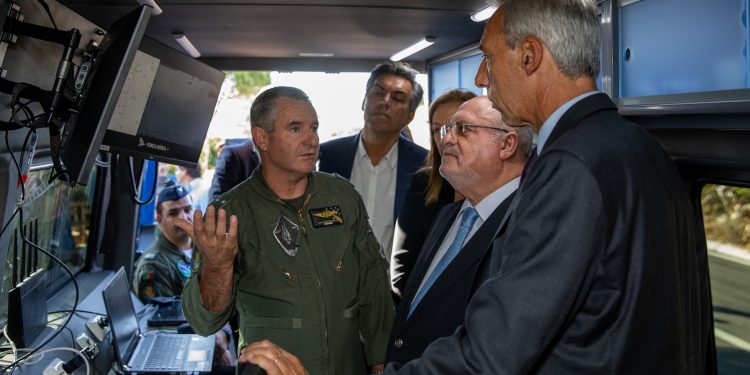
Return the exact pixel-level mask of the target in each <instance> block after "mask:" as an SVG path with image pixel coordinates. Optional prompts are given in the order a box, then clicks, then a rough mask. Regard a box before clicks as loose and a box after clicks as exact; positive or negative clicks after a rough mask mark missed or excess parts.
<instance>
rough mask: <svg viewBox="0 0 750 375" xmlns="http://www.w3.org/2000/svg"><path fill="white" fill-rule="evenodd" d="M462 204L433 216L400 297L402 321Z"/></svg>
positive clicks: (452, 205) (452, 206)
mask: <svg viewBox="0 0 750 375" xmlns="http://www.w3.org/2000/svg"><path fill="white" fill-rule="evenodd" d="M462 204H463V201H459V202H453V203H451V204H449V205H447V206H445V207H443V208H442V209H441V210H440V212H439V213H438V216H437V217H436V218H435V223H434V224H433V225H432V228H431V229H430V233H429V234H428V235H427V239H426V240H425V242H424V245H423V246H422V251H420V253H419V257H417V261H416V263H414V268H413V269H412V273H411V275H410V276H409V280H408V281H407V282H406V286H405V287H404V295H403V296H402V298H401V304H400V309H401V310H403V311H402V314H401V318H402V320H403V321H406V316H407V315H408V314H407V312H408V311H409V306H411V303H412V300H414V296H415V295H416V294H417V290H418V289H419V286H420V285H421V284H422V280H423V279H424V276H425V274H426V273H427V269H428V268H430V263H431V262H432V259H433V258H434V257H435V253H436V252H437V251H438V249H439V248H440V245H441V244H442V243H443V239H444V238H445V235H446V233H448V229H450V227H451V224H453V221H454V220H455V219H456V216H457V215H458V212H459V210H460V209H461V205H462Z"/></svg>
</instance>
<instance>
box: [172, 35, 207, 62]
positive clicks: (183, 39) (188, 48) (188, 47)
mask: <svg viewBox="0 0 750 375" xmlns="http://www.w3.org/2000/svg"><path fill="white" fill-rule="evenodd" d="M172 36H173V37H174V38H175V40H177V43H179V44H180V46H182V49H184V50H185V52H187V54H188V55H190V56H191V57H194V58H196V59H197V58H199V57H201V53H200V52H198V50H197V49H196V48H195V46H194V45H193V43H190V39H188V38H187V36H185V34H183V33H172Z"/></svg>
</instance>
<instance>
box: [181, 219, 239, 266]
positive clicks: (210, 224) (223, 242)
mask: <svg viewBox="0 0 750 375" xmlns="http://www.w3.org/2000/svg"><path fill="white" fill-rule="evenodd" d="M215 210H216V209H215V208H214V206H208V208H207V209H206V220H205V221H204V220H203V218H202V216H203V213H202V212H201V210H195V212H194V213H193V224H192V225H191V224H190V223H189V222H188V221H187V220H183V219H178V220H177V221H176V222H175V224H176V225H177V226H178V227H180V229H182V230H184V231H185V233H187V234H188V235H189V236H190V238H191V239H192V240H193V244H194V245H195V246H197V247H198V248H200V251H201V254H202V260H203V269H204V270H205V269H206V268H209V269H211V270H220V271H226V270H231V268H232V264H233V262H234V257H235V256H236V255H237V248H238V246H237V216H235V215H232V216H231V217H230V218H229V231H227V230H226V229H227V211H226V210H225V209H223V208H220V209H219V215H218V216H219V217H218V219H217V218H216V211H215Z"/></svg>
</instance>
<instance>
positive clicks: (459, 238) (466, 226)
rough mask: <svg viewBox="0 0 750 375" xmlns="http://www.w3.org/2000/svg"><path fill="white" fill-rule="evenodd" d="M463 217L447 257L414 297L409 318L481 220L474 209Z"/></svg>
mask: <svg viewBox="0 0 750 375" xmlns="http://www.w3.org/2000/svg"><path fill="white" fill-rule="evenodd" d="M462 215H463V216H462V217H461V224H459V226H458V233H456V238H454V239H453V242H451V244H450V246H448V250H447V251H446V252H445V255H443V257H442V258H441V259H440V261H438V264H437V265H436V266H435V269H433V270H432V273H431V274H430V275H429V276H427V280H425V282H424V285H423V286H422V289H420V290H419V294H417V296H416V297H414V300H413V301H412V303H411V306H409V315H408V316H407V317H410V316H411V313H412V312H414V308H415V307H416V306H417V305H418V304H419V301H421V300H422V298H423V297H424V296H425V294H427V291H428V290H430V287H432V284H434V283H435V280H437V278H438V277H439V276H440V274H441V273H442V272H443V271H444V270H445V268H446V267H448V265H449V264H450V263H451V261H452V260H453V258H455V257H456V255H458V252H459V251H460V250H461V246H462V245H463V243H464V241H465V240H466V236H468V235H469V232H471V228H472V227H473V226H474V222H476V221H477V218H479V214H477V210H475V209H474V207H467V208H465V209H464V211H463V213H462Z"/></svg>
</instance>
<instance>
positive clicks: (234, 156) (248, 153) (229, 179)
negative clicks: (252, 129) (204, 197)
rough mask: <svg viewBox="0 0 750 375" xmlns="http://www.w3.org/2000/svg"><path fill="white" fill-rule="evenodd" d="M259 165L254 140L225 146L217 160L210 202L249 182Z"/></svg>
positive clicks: (209, 195)
mask: <svg viewBox="0 0 750 375" xmlns="http://www.w3.org/2000/svg"><path fill="white" fill-rule="evenodd" d="M259 164H260V159H259V158H258V154H256V153H255V146H254V145H253V141H252V139H251V140H248V141H245V142H243V143H241V144H237V145H227V146H224V148H223V149H222V150H221V154H219V157H218V159H217V160H216V171H215V172H214V178H213V180H211V189H209V191H208V200H209V201H213V200H214V199H216V197H218V196H219V195H221V194H223V193H226V192H227V191H229V190H231V189H232V188H233V187H235V186H237V185H238V184H239V183H240V182H242V181H245V180H247V179H248V178H249V177H250V175H251V174H253V171H254V170H255V168H257V167H258V165H259Z"/></svg>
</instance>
